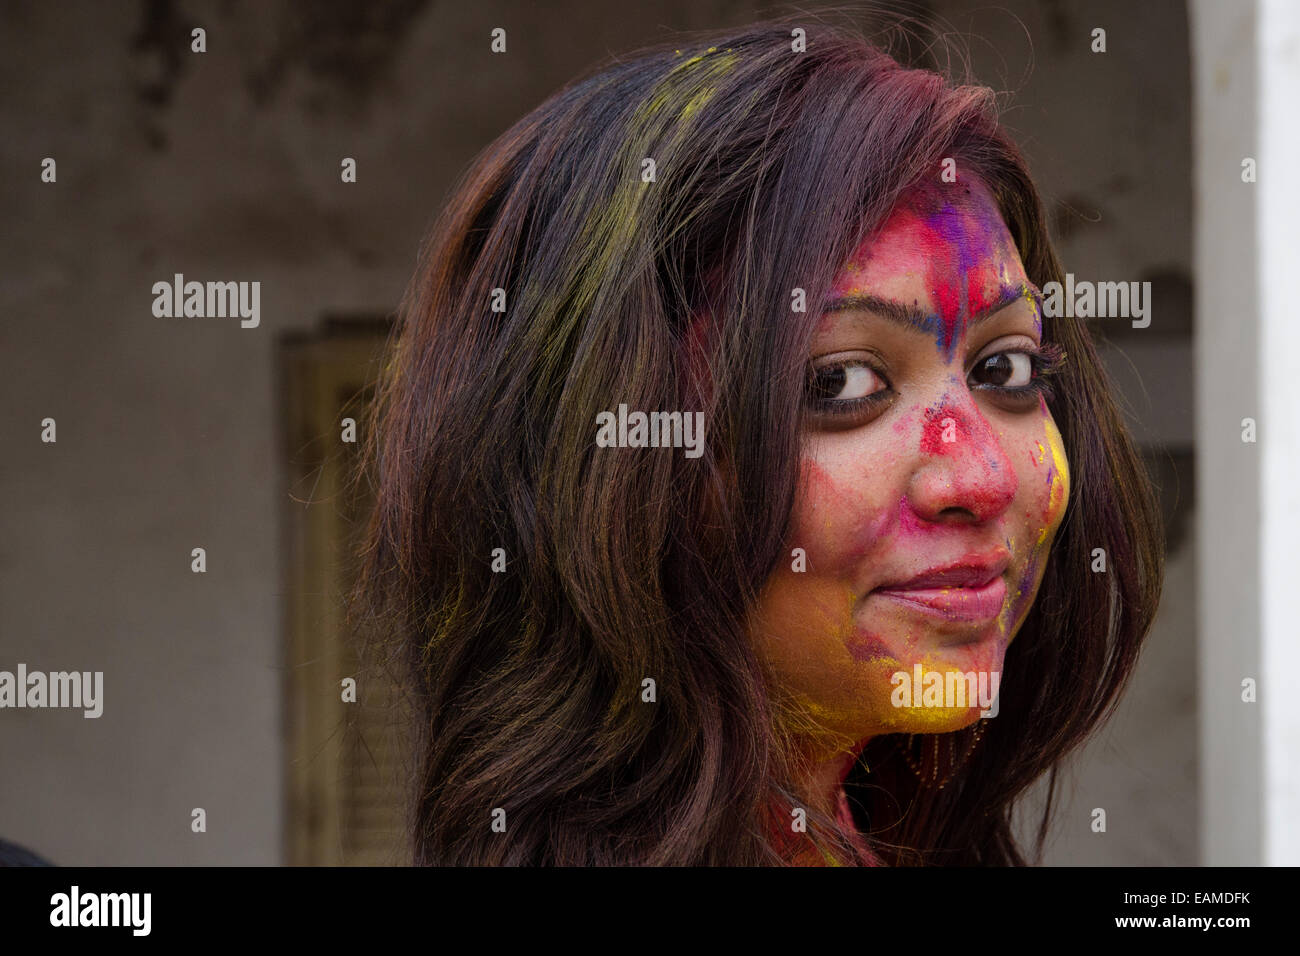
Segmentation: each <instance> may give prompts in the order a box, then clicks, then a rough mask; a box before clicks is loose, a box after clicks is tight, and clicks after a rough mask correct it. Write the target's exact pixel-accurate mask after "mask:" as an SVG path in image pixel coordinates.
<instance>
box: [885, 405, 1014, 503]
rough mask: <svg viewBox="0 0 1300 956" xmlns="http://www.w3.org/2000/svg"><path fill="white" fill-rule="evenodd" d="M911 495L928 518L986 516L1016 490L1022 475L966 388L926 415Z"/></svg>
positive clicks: (926, 412)
mask: <svg viewBox="0 0 1300 956" xmlns="http://www.w3.org/2000/svg"><path fill="white" fill-rule="evenodd" d="M919 425H920V429H919V431H920V433H919V435H918V452H917V463H916V468H915V470H914V471H913V473H912V476H911V479H910V482H909V489H908V500H909V501H910V502H911V506H912V510H914V511H915V512H916V513H917V515H918V516H919V517H921V518H923V519H924V520H926V521H934V522H944V521H955V522H965V523H976V522H985V521H989V520H991V519H993V518H996V517H997V516H998V515H1000V514H1001V513H1002V512H1003V511H1005V510H1006V509H1007V507H1008V506H1009V505H1010V504H1011V502H1012V500H1014V498H1015V496H1016V490H1017V487H1018V485H1019V478H1018V477H1017V475H1016V471H1015V468H1014V467H1012V464H1011V459H1010V458H1009V457H1007V454H1006V451H1005V450H1004V449H1003V447H1002V443H1001V441H1000V440H999V438H998V435H997V433H996V432H994V430H993V428H992V426H991V425H990V424H989V422H988V420H987V419H986V418H985V417H984V415H983V414H982V413H981V412H980V410H979V408H978V406H977V405H976V404H975V400H974V398H973V396H972V395H971V394H970V392H969V391H967V390H965V389H964V388H963V389H962V390H961V391H960V392H959V393H956V394H954V393H953V392H949V393H946V394H945V395H944V397H943V398H942V399H941V400H940V401H939V403H938V404H936V405H932V406H930V407H929V408H927V409H925V411H924V413H923V415H922V416H921V420H920V423H919Z"/></svg>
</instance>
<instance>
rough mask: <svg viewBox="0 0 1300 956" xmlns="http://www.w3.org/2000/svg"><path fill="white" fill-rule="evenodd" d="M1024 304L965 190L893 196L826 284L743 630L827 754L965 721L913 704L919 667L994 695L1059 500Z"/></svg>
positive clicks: (993, 219)
mask: <svg viewBox="0 0 1300 956" xmlns="http://www.w3.org/2000/svg"><path fill="white" fill-rule="evenodd" d="M1037 296H1038V293H1037V290H1036V289H1034V287H1033V286H1031V285H1030V284H1029V280H1028V278H1027V277H1026V275H1025V271H1024V267H1023V266H1022V264H1021V262H1020V257H1019V254H1018V253H1017V251H1016V247H1015V243H1014V242H1013V241H1012V239H1011V236H1010V234H1009V233H1008V231H1007V228H1006V225H1005V223H1004V222H1003V221H1002V218H1001V216H1000V214H999V212H998V210H997V207H996V204H995V203H994V201H993V199H992V197H991V196H990V194H989V193H988V191H987V190H986V189H985V188H984V187H983V185H982V184H979V183H977V182H968V183H962V184H947V185H933V186H925V187H920V188H917V189H914V190H913V191H911V192H910V193H908V194H907V195H905V196H904V198H903V200H902V201H901V202H900V203H899V204H898V206H897V207H896V208H895V210H894V212H893V213H892V215H891V216H890V218H889V219H888V220H887V221H886V223H885V224H884V226H883V227H882V228H881V230H879V231H878V233H877V234H876V235H875V236H874V237H873V238H872V239H870V240H868V242H867V243H866V244H864V245H863V246H862V248H860V249H859V250H858V251H857V252H856V254H855V255H854V256H853V258H852V260H851V261H850V262H848V263H847V264H846V265H845V266H844V268H843V270H842V272H841V273H840V275H839V277H838V280H837V283H836V286H835V289H834V292H833V302H832V307H831V310H830V311H828V312H827V313H826V314H825V315H824V316H822V317H821V319H820V322H819V324H818V326H817V329H816V332H815V334H814V338H813V343H812V349H811V353H810V356H809V358H810V362H811V366H812V369H813V376H812V384H811V385H810V388H809V398H808V403H809V413H808V414H809V423H810V424H809V428H808V430H807V432H806V437H805V442H804V450H803V453H802V461H801V469H800V480H799V486H798V492H797V499H796V503H795V508H794V514H793V518H792V532H791V534H790V536H789V538H788V540H787V542H786V551H785V555H786V556H785V559H784V561H783V562H782V563H781V565H779V566H778V569H777V571H776V572H775V573H774V574H773V575H772V577H771V578H770V579H769V580H768V581H767V582H766V584H765V586H764V589H763V592H762V594H761V598H760V603H759V607H758V609H757V615H756V620H755V622H754V631H755V635H756V639H757V640H758V642H759V647H760V650H761V653H762V657H763V659H764V662H765V665H766V667H767V669H768V671H769V675H770V678H771V680H772V681H773V684H774V687H775V689H776V690H777V696H778V699H779V700H781V702H782V704H783V705H784V713H785V714H786V715H787V718H788V719H789V720H791V721H792V725H791V726H792V729H793V730H794V731H795V732H796V733H799V734H801V735H807V736H811V737H814V738H816V739H818V740H819V741H822V742H829V743H830V744H831V745H832V751H831V752H838V751H841V750H845V749H852V748H853V746H854V745H855V744H857V743H859V742H861V741H862V740H863V739H865V738H867V737H870V736H872V735H874V734H877V733H897V732H904V733H922V732H946V731H950V730H956V729H958V728H960V727H963V726H966V725H968V724H970V723H972V722H973V721H974V720H976V719H977V718H978V716H979V713H980V710H981V709H982V705H981V703H980V701H979V700H978V699H976V700H969V699H968V701H967V705H966V706H956V698H954V697H946V698H941V699H940V700H939V702H938V705H937V706H936V699H935V698H934V697H933V696H931V697H930V698H929V700H928V705H927V699H926V698H925V697H924V696H923V693H922V691H923V690H924V688H925V686H926V683H927V682H932V681H933V680H934V678H929V677H928V675H929V674H930V673H931V672H938V673H939V674H940V675H943V676H942V680H943V683H944V685H945V687H946V685H949V684H952V685H955V683H956V682H955V680H950V679H949V678H948V677H947V675H948V674H950V673H951V674H953V675H954V677H955V675H956V674H961V675H967V674H973V675H975V678H976V681H977V686H978V681H980V679H981V678H980V677H979V675H980V674H983V675H984V676H983V678H982V680H983V683H984V687H985V689H986V692H993V691H994V690H995V689H996V684H995V683H990V680H991V679H996V678H992V675H998V677H999V678H1000V674H1001V670H1002V660H1003V655H1004V653H1005V651H1006V649H1007V645H1008V644H1010V642H1011V640H1012V638H1013V637H1014V636H1015V634H1016V631H1017V629H1018V628H1019V627H1020V624H1021V622H1022V621H1023V620H1024V617H1025V615H1026V613H1027V612H1028V610H1029V608H1030V606H1031V604H1032V602H1033V598H1034V595H1035V593H1036V592H1037V588H1038V584H1039V581H1040V580H1041V578H1042V574H1043V570H1044V566H1045V561H1046V557H1047V554H1048V550H1049V549H1050V547H1051V545H1052V540H1053V537H1054V535H1055V533H1056V529H1057V527H1058V526H1059V525H1060V522H1061V517H1062V514H1063V513H1064V510H1065V505H1066V500H1067V497H1068V493H1069V470H1068V466H1067V464H1066V461H1065V454H1064V449H1063V446H1062V443H1061V436H1060V433H1059V432H1058V431H1057V428H1056V424H1055V422H1053V420H1052V416H1051V413H1050V412H1049V411H1048V410H1047V405H1046V401H1045V399H1044V397H1043V394H1042V392H1041V391H1039V389H1038V386H1039V385H1041V384H1042V382H1043V381H1045V379H1040V378H1038V377H1037V375H1036V372H1037V370H1038V368H1039V365H1040V361H1041V360H1040V359H1039V358H1038V357H1037V355H1036V353H1037V350H1038V348H1039V346H1040V344H1041V341H1042V338H1041V336H1042V322H1041V318H1040V316H1041V312H1040V309H1039V307H1038V299H1037ZM795 549H802V557H801V556H800V554H798V553H796V552H795ZM918 665H919V666H920V669H921V670H920V673H921V675H922V685H921V686H919V687H915V689H914V695H913V697H912V699H911V701H910V703H911V704H912V705H913V706H896V703H897V702H899V701H902V702H904V703H905V704H906V703H907V702H908V701H907V698H905V697H902V696H901V695H902V692H903V689H904V686H905V685H904V682H903V681H902V680H901V679H900V678H897V677H896V676H895V675H897V674H900V673H904V674H906V675H907V679H908V680H907V685H906V686H907V687H908V688H910V687H911V685H912V683H913V682H914V679H915V677H916V675H917V672H918V671H917V666H918ZM968 680H969V678H965V679H964V681H963V683H964V684H965V687H964V688H963V689H965V688H967V687H970V686H971V685H970V684H969V683H966V681H968ZM931 686H933V684H932V683H931ZM954 689H955V686H954Z"/></svg>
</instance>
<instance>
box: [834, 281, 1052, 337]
mask: <svg viewBox="0 0 1300 956" xmlns="http://www.w3.org/2000/svg"><path fill="white" fill-rule="evenodd" d="M1024 298H1029V299H1031V300H1032V301H1033V303H1034V308H1035V309H1036V310H1037V311H1038V313H1039V314H1040V315H1041V314H1042V311H1043V293H1042V292H1041V291H1040V290H1039V288H1038V287H1037V286H1036V285H1034V284H1033V283H1032V282H1027V283H1025V284H1024V285H1021V286H1016V285H1007V286H1002V287H1001V288H1000V289H998V295H997V298H996V299H994V300H993V302H991V303H990V304H989V305H988V306H986V307H985V308H983V309H980V310H979V311H978V312H975V313H974V314H972V315H971V316H970V318H968V319H967V320H966V327H967V328H971V327H973V326H974V325H975V324H976V323H979V322H983V321H984V320H985V319H988V318H990V317H991V316H993V315H995V314H996V313H998V312H1001V311H1002V310H1003V309H1005V308H1006V307H1007V306H1009V305H1014V304H1015V303H1016V302H1017V301H1019V300H1020V299H1024ZM856 310H863V311H866V312H873V313H875V314H876V315H879V316H880V317H881V318H884V319H888V320H889V321H891V322H895V323H897V324H899V325H904V326H906V327H908V328H909V329H917V330H920V331H926V330H928V329H929V328H930V327H931V326H932V325H933V324H934V320H935V315H934V313H932V312H927V311H925V310H924V309H922V308H920V307H919V306H916V305H908V304H907V303H906V302H899V301H898V300H897V299H882V298H881V297H880V296H876V295H868V294H865V293H855V294H853V295H844V296H840V297H839V298H837V299H834V300H833V301H832V302H831V303H830V305H828V306H827V307H826V312H827V313H831V312H851V311H856Z"/></svg>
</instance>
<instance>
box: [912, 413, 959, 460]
mask: <svg viewBox="0 0 1300 956" xmlns="http://www.w3.org/2000/svg"><path fill="white" fill-rule="evenodd" d="M967 431H968V430H967V428H966V423H965V421H964V420H963V417H962V415H961V413H960V412H958V411H957V410H956V409H954V408H953V407H952V406H950V405H941V406H939V407H938V408H927V409H926V410H925V424H924V425H923V426H921V451H923V452H925V453H926V454H927V455H952V454H955V453H956V450H957V446H958V445H959V444H961V442H963V441H965V440H966V439H967V437H968V434H967ZM945 432H946V433H947V434H948V435H950V436H951V440H950V441H944V434H945Z"/></svg>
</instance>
